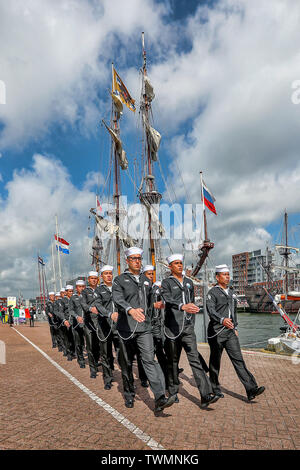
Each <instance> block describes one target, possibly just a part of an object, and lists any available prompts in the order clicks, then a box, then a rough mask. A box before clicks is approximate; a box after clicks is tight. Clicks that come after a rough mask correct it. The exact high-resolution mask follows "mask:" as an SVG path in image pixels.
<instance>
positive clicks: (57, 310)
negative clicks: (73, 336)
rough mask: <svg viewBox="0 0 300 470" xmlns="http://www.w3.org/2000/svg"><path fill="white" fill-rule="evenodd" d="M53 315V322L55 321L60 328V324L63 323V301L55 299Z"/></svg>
mask: <svg viewBox="0 0 300 470" xmlns="http://www.w3.org/2000/svg"><path fill="white" fill-rule="evenodd" d="M53 313H54V316H55V319H54V320H55V321H57V323H58V325H59V326H60V325H61V324H62V322H64V321H65V316H64V303H63V299H57V300H55V302H54V307H53Z"/></svg>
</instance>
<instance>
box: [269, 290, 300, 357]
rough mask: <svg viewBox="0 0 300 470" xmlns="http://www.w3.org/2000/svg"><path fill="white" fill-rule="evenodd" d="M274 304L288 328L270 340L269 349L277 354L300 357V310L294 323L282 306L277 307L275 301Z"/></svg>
mask: <svg viewBox="0 0 300 470" xmlns="http://www.w3.org/2000/svg"><path fill="white" fill-rule="evenodd" d="M273 303H274V305H275V306H276V308H277V310H278V312H279V313H280V315H281V316H282V318H283V319H284V321H285V322H286V324H287V328H286V331H285V332H284V333H282V334H281V335H279V336H277V337H275V338H270V339H269V340H268V347H267V349H268V350H269V351H273V352H277V353H279V352H283V353H288V354H297V355H299V356H300V309H299V310H298V313H297V315H296V318H295V320H294V321H292V320H291V319H290V318H289V317H288V316H287V314H286V313H285V312H284V311H283V309H282V306H281V305H280V304H278V305H277V303H276V302H275V300H274V299H273Z"/></svg>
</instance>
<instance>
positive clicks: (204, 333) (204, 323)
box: [200, 171, 207, 343]
mask: <svg viewBox="0 0 300 470" xmlns="http://www.w3.org/2000/svg"><path fill="white" fill-rule="evenodd" d="M200 180H201V197H202V207H203V225H204V231H205V238H204V240H206V239H207V233H206V232H207V230H206V216H205V207H204V194H203V177H202V171H200ZM202 235H203V232H202ZM206 274H207V260H205V262H204V279H203V336H204V342H205V343H207V328H206V315H207V309H206V293H207V285H206V284H207V275H206Z"/></svg>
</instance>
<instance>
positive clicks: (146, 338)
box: [118, 332, 165, 400]
mask: <svg viewBox="0 0 300 470" xmlns="http://www.w3.org/2000/svg"><path fill="white" fill-rule="evenodd" d="M120 334H121V336H122V337H123V338H126V337H128V336H130V335H129V333H127V332H126V333H123V332H120ZM119 346H120V347H119V355H118V360H119V365H120V367H121V373H122V380H123V390H124V396H125V399H126V400H131V399H133V398H134V396H135V390H134V379H133V374H132V363H133V359H134V356H135V354H136V353H137V351H138V353H139V355H140V359H141V362H142V365H143V367H144V370H145V374H146V377H147V379H148V381H149V384H150V388H151V390H152V392H153V394H154V397H155V400H158V399H159V398H160V397H161V396H162V395H164V394H165V379H164V374H163V372H162V370H161V367H160V365H159V364H158V363H157V362H156V361H155V359H154V344H153V336H152V333H151V332H142V333H135V334H134V335H133V337H132V338H130V339H127V340H124V339H122V338H119Z"/></svg>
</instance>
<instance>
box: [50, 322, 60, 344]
mask: <svg viewBox="0 0 300 470" xmlns="http://www.w3.org/2000/svg"><path fill="white" fill-rule="evenodd" d="M49 328H50V335H51V340H52V347H53V348H56V347H57V346H58V344H57V339H56V329H55V325H53V323H50V321H49Z"/></svg>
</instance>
